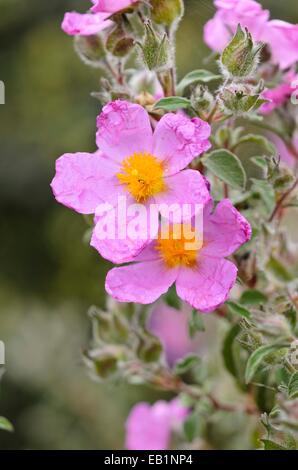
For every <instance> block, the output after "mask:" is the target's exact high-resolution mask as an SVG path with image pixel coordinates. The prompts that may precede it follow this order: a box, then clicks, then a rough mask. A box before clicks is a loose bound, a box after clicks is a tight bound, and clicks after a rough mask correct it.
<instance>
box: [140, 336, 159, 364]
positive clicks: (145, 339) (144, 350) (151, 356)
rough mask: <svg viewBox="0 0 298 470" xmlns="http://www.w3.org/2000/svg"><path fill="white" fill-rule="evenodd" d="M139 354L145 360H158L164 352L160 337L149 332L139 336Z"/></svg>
mask: <svg viewBox="0 0 298 470" xmlns="http://www.w3.org/2000/svg"><path fill="white" fill-rule="evenodd" d="M138 339H139V344H138V347H137V355H138V357H139V358H140V359H141V360H142V361H144V362H155V361H158V360H159V358H160V356H161V354H162V345H161V343H160V341H159V340H158V338H156V337H155V336H153V335H151V334H150V333H148V332H144V333H142V334H140V336H139V338H138Z"/></svg>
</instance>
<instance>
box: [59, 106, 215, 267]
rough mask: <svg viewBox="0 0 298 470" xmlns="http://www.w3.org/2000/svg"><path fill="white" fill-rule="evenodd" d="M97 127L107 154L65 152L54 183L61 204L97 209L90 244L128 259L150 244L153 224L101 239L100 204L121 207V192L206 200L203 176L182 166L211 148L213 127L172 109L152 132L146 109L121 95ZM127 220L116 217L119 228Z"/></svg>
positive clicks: (151, 199) (154, 199)
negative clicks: (133, 234)
mask: <svg viewBox="0 0 298 470" xmlns="http://www.w3.org/2000/svg"><path fill="white" fill-rule="evenodd" d="M97 126H98V132H97V144H98V147H99V148H100V149H101V151H102V152H103V153H98V152H97V153H95V154H86V153H76V154H65V155H63V156H62V157H60V158H59V159H58V160H57V163H56V176H55V178H54V179H53V181H52V184H51V186H52V189H53V192H54V195H55V197H56V199H57V201H58V202H60V203H61V204H64V205H66V206H67V207H70V208H72V209H74V210H76V211H77V212H79V213H83V214H95V213H96V219H95V220H96V226H95V230H94V232H93V235H92V240H91V245H92V246H93V247H94V248H96V249H97V250H98V251H99V253H101V255H102V256H103V257H104V258H107V259H109V260H110V261H112V262H115V263H124V262H127V261H130V260H132V259H133V257H134V256H136V255H138V254H139V253H140V252H141V250H142V249H143V248H144V246H146V245H147V244H148V242H149V241H150V239H149V231H150V227H149V228H148V234H147V233H145V234H144V233H142V234H140V237H139V238H137V239H136V240H135V239H134V240H131V239H129V238H126V239H125V240H122V239H119V238H116V239H109V240H107V239H105V240H103V239H102V238H101V237H99V236H98V235H97V234H98V233H99V232H98V230H101V228H102V224H101V220H102V214H101V215H100V214H98V212H97V210H96V209H97V206H98V205H99V204H101V203H108V204H110V205H111V206H113V207H114V208H116V209H117V207H118V202H119V196H125V200H126V204H127V206H129V205H130V204H135V203H136V202H137V203H142V204H143V205H145V207H149V205H150V204H151V203H155V204H157V205H159V204H167V205H171V204H174V203H177V204H179V205H182V204H189V205H190V207H194V205H195V204H200V205H204V204H206V203H207V202H208V201H209V200H210V194H209V190H208V188H207V185H206V181H205V179H204V177H203V176H202V175H201V174H200V173H199V172H198V171H195V170H188V169H187V170H184V168H185V167H186V166H187V165H188V164H189V163H190V162H191V161H192V160H193V159H194V158H196V157H198V156H199V155H200V154H201V153H203V152H204V151H206V150H208V149H209V148H210V147H211V144H210V142H209V136H210V132H211V128H210V126H209V124H207V123H206V122H205V121H202V120H201V119H199V118H194V119H190V118H188V117H186V116H184V115H180V114H172V113H169V114H166V115H165V116H163V117H162V118H161V120H160V121H159V122H158V124H157V126H156V128H155V131H154V133H153V131H152V128H151V124H150V119H149V115H148V113H147V112H146V111H145V110H144V108H143V107H142V106H140V105H138V104H132V103H129V102H126V101H121V100H117V101H114V102H112V103H109V104H108V105H106V106H105V107H104V108H103V111H102V113H101V114H100V116H99V117H98V119H97ZM119 212H121V210H120V211H119ZM188 217H189V218H190V217H191V213H190V214H189V216H188ZM123 223H124V224H125V226H126V225H127V220H124V221H123V220H119V219H118V218H117V220H116V225H117V227H116V229H117V231H118V229H119V228H121V224H123ZM114 225H115V224H114ZM157 230H158V227H156V231H157ZM147 235H148V237H147ZM146 237H147V238H146Z"/></svg>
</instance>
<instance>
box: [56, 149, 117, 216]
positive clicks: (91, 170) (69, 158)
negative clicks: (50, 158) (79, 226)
mask: <svg viewBox="0 0 298 470" xmlns="http://www.w3.org/2000/svg"><path fill="white" fill-rule="evenodd" d="M116 171H117V166H116V165H115V163H113V162H112V161H110V160H108V159H107V158H105V157H103V155H102V154H101V152H97V153H93V154H91V153H81V152H79V153H66V154H64V155H62V157H60V158H59V159H58V160H57V161H56V175H55V177H54V179H53V181H52V183H51V187H52V190H53V193H54V195H55V198H56V199H57V201H58V202H60V203H61V204H64V205H65V206H67V207H70V208H71V209H74V210H75V211H77V212H79V213H81V214H92V213H94V212H95V209H96V206H97V205H98V204H99V203H101V202H102V201H103V199H102V191H101V182H103V181H104V180H105V179H106V178H111V176H112V175H113V174H114V173H115V172H116Z"/></svg>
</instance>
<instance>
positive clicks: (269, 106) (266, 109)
mask: <svg viewBox="0 0 298 470" xmlns="http://www.w3.org/2000/svg"><path fill="white" fill-rule="evenodd" d="M294 83H296V85H297V86H294ZM297 88H298V81H297V78H296V77H295V74H294V73H293V72H289V73H288V74H286V75H285V77H284V78H283V82H282V83H281V84H280V85H278V86H277V87H275V88H269V89H267V90H265V91H264V92H263V93H262V98H265V99H267V100H268V101H269V103H265V104H263V105H262V106H261V108H260V112H261V113H262V114H271V113H272V111H274V110H275V109H277V108H279V107H280V106H282V105H283V104H284V103H286V102H287V101H288V100H289V99H290V97H291V96H292V94H293V92H294V91H295V89H297Z"/></svg>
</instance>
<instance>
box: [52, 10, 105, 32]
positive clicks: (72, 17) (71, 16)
mask: <svg viewBox="0 0 298 470" xmlns="http://www.w3.org/2000/svg"><path fill="white" fill-rule="evenodd" d="M108 17H109V15H108V14H107V13H96V14H92V13H77V12H68V13H65V15H64V19H63V22H62V25H61V28H62V30H63V31H64V32H65V33H66V34H68V35H70V36H91V35H94V34H98V33H99V32H100V31H102V30H103V29H106V28H108V27H110V26H112V25H113V22H112V21H110V20H109V19H108Z"/></svg>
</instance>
